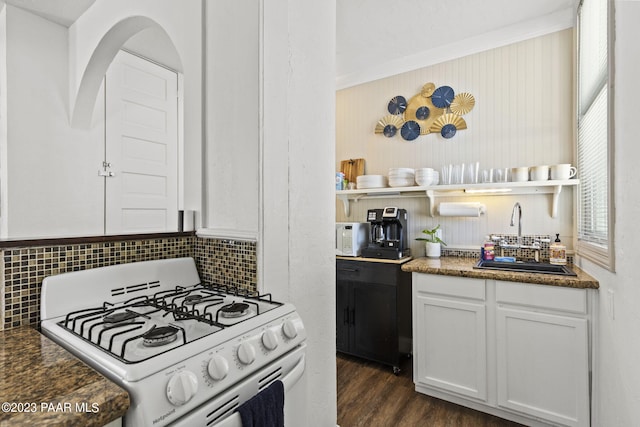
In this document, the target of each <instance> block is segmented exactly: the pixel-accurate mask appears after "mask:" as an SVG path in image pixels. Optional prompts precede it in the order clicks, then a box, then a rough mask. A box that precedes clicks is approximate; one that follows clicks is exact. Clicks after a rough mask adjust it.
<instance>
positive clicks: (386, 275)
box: [336, 260, 400, 285]
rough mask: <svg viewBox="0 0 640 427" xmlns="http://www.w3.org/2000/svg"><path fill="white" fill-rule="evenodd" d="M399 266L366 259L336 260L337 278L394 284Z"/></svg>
mask: <svg viewBox="0 0 640 427" xmlns="http://www.w3.org/2000/svg"><path fill="white" fill-rule="evenodd" d="M399 268H400V267H399V266H397V265H395V264H384V263H375V262H366V261H344V260H337V261H336V279H337V280H351V281H355V282H369V283H382V284H389V285H394V284H395V283H396V281H397V273H398V271H399Z"/></svg>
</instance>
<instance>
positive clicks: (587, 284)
mask: <svg viewBox="0 0 640 427" xmlns="http://www.w3.org/2000/svg"><path fill="white" fill-rule="evenodd" d="M477 261H478V260H477V259H475V258H460V257H442V258H437V259H432V258H416V259H414V260H412V261H409V262H408V263H406V264H404V265H403V266H402V270H403V271H409V272H412V273H428V274H441V275H444V276H458V277H474V278H478V279H491V280H505V281H510V282H521V283H534V284H539V285H550V286H564V287H569V288H580V289H598V288H599V286H600V285H599V283H598V281H597V280H596V279H594V278H593V277H591V276H590V275H588V274H587V273H585V272H584V271H582V270H581V269H580V268H579V267H576V266H575V265H571V266H570V268H571V269H572V270H573V271H574V272H575V273H576V274H577V276H576V277H573V276H559V275H556V274H540V273H520V272H513V271H496V270H479V269H475V268H473V266H474V265H475V264H476V262H477Z"/></svg>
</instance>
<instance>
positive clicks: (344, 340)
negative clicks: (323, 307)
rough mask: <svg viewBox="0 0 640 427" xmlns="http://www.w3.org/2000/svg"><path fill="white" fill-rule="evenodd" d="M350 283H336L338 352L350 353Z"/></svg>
mask: <svg viewBox="0 0 640 427" xmlns="http://www.w3.org/2000/svg"><path fill="white" fill-rule="evenodd" d="M349 315H350V312H349V282H345V281H343V280H338V281H336V350H338V351H344V352H347V351H349Z"/></svg>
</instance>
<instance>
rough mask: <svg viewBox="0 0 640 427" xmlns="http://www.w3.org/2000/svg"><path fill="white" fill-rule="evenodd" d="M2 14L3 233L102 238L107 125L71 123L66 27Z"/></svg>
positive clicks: (17, 12)
mask: <svg viewBox="0 0 640 427" xmlns="http://www.w3.org/2000/svg"><path fill="white" fill-rule="evenodd" d="M6 9H7V50H6V62H7V87H8V88H7V94H6V95H7V143H8V145H7V162H8V165H7V187H8V188H7V206H6V209H5V212H3V215H5V216H6V220H7V226H8V233H7V236H9V237H23V236H28V237H38V236H55V235H58V236H60V235H95V234H101V233H102V232H103V223H102V218H103V214H102V210H103V200H102V181H101V179H100V178H99V177H98V176H97V171H98V169H99V168H100V162H101V161H98V160H96V161H95V162H93V163H91V162H88V161H86V159H92V158H95V159H100V150H101V149H102V144H101V141H102V139H101V138H102V135H103V132H104V128H103V127H102V126H101V125H99V124H98V123H99V122H98V123H96V124H95V126H93V127H92V128H91V129H90V130H77V129H72V128H71V127H70V126H69V115H68V111H67V102H66V100H67V87H68V73H67V71H68V65H67V56H68V55H67V53H68V51H67V44H68V39H67V29H66V28H65V27H63V26H61V25H58V24H55V23H53V22H51V21H48V20H45V19H44V18H41V17H39V16H36V15H33V14H31V13H29V12H26V11H23V10H21V9H18V8H15V7H13V6H10V5H7V6H6ZM97 107H98V108H97V110H96V113H97V114H98V115H99V114H100V113H101V111H103V110H101V108H100V107H101V104H100V103H98V104H97ZM78 194H82V195H84V197H82V198H79V197H78Z"/></svg>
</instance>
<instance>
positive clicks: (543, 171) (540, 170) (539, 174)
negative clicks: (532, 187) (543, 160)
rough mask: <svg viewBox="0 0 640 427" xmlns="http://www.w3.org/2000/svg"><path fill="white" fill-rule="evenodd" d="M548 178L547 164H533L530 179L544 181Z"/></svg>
mask: <svg viewBox="0 0 640 427" xmlns="http://www.w3.org/2000/svg"><path fill="white" fill-rule="evenodd" d="M548 179H549V166H533V167H532V168H531V181H546V180H548Z"/></svg>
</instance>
